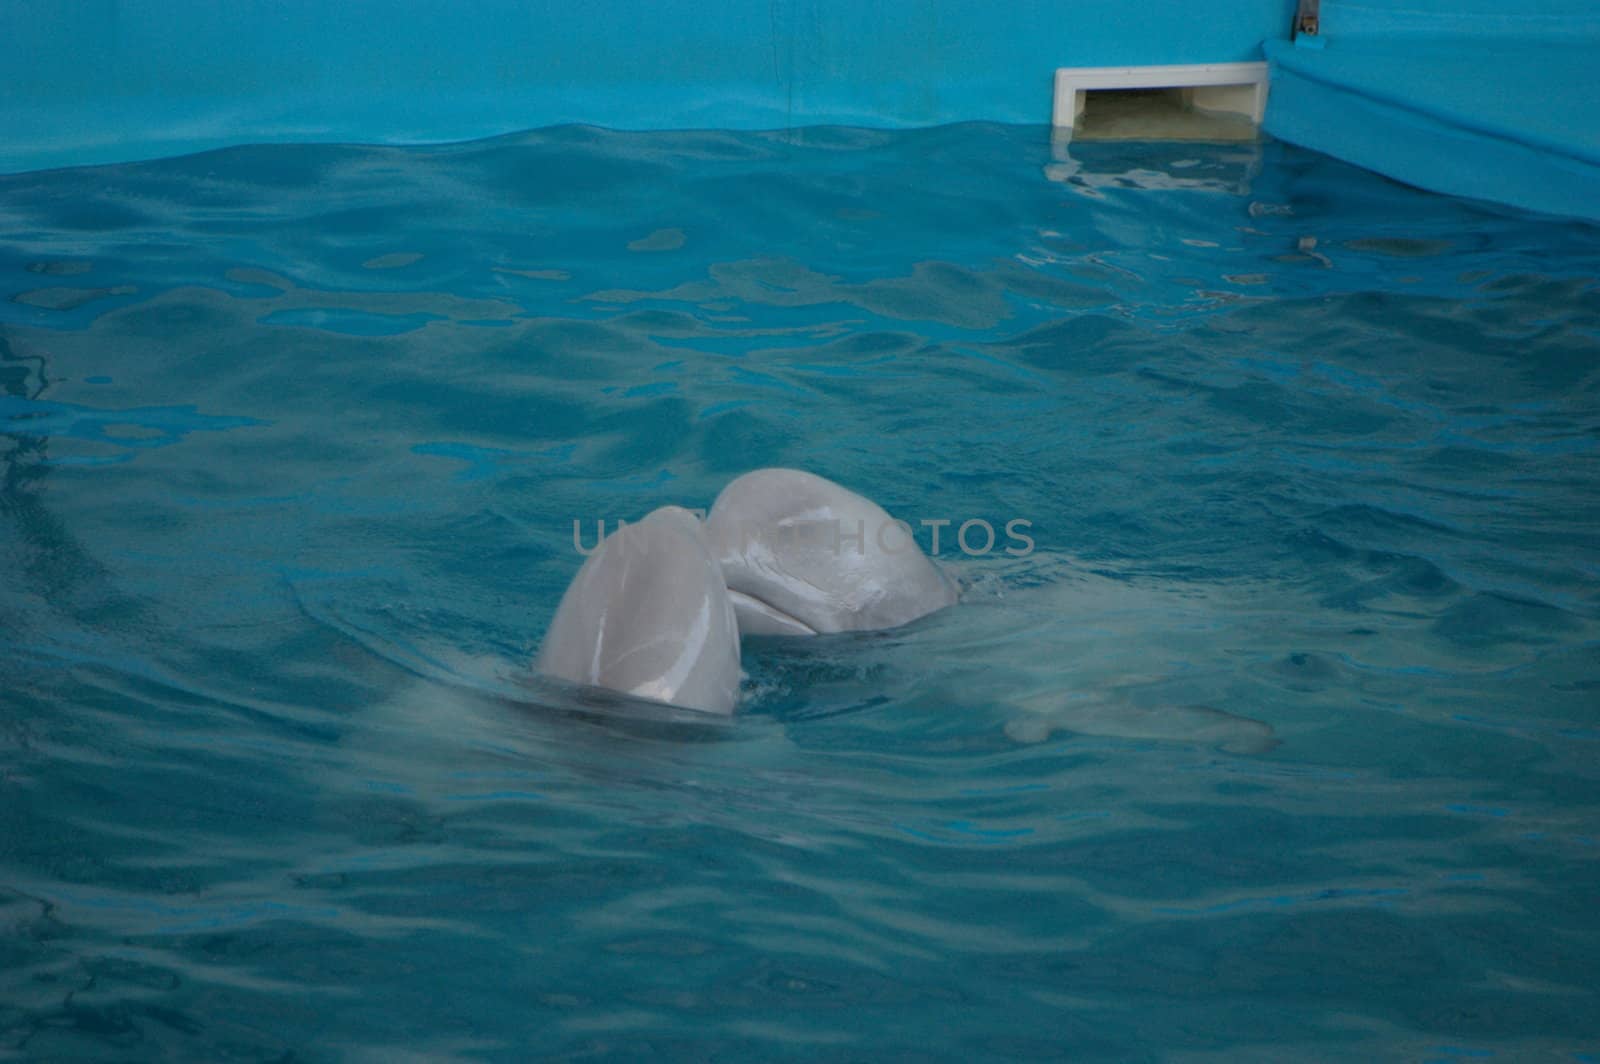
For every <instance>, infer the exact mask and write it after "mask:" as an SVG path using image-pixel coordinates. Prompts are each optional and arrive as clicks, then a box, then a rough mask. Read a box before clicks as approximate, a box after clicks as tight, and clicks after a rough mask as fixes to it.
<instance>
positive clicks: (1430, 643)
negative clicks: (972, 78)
mask: <svg viewBox="0 0 1600 1064" xmlns="http://www.w3.org/2000/svg"><path fill="white" fill-rule="evenodd" d="M1597 275H1600V233H1597V232H1596V231H1595V230H1594V229H1590V228H1584V227H1581V226H1574V225H1567V224H1563V223H1561V222H1559V221H1555V220H1549V219H1542V218H1535V217H1530V216H1524V215H1519V214H1515V213H1510V212H1505V211H1498V210H1493V209H1490V208H1487V207H1483V206H1480V205H1476V204H1472V203H1466V202H1461V201H1455V200H1450V199H1446V198H1441V197H1434V196H1428V195H1425V194H1422V193H1419V192H1415V191H1411V190H1407V189H1405V188H1402V187H1399V186H1396V185H1394V184H1391V183H1388V182H1385V181H1383V180H1381V179H1378V178H1375V177H1373V176H1371V175H1368V174H1364V173H1362V172H1360V171H1356V170H1353V169H1351V168H1348V167H1345V166H1342V165H1340V164H1337V163H1335V162H1333V161H1331V160H1328V159H1325V158H1321V157H1318V156H1314V155H1310V154H1307V153H1303V152H1299V151H1295V150H1292V149H1288V148H1285V147H1283V146H1279V145H1266V146H1262V147H1253V146H1248V145H1228V146H1225V147H1207V146H1204V145H1196V144H1183V145H1163V146H1141V145H1136V144H1098V145H1086V144H1085V145H1073V146H1072V147H1071V159H1070V160H1066V161H1064V160H1063V159H1061V158H1057V157H1053V156H1052V154H1051V151H1050V147H1049V144H1048V138H1047V136H1046V132H1045V131H1043V130H1039V129H1020V128H1011V127H994V126H959V127H949V128H943V129H936V130H928V131H920V132H899V133H886V132H868V131H861V130H843V129H815V130H802V131H795V132H788V133H772V134H732V133H718V132H694V133H671V134H665V133H656V134H639V133H627V134H624V133H610V132H603V131H599V130H594V129H581V128H569V129H558V130H548V131H541V132H537V133H530V134H526V135H521V136H516V137H510V138H503V139H499V140H494V141H488V142H481V143H473V144H466V145H458V146H451V147H434V148H425V149H398V148H363V147H344V146H314V147H284V146H280V147H261V148H238V149H230V150H227V151H220V152H213V153H209V154H205V155H198V156H192V157H188V158H183V159H176V160H169V161H161V162H151V163H141V164H135V165H127V166H117V167H101V168H95V169H85V170H67V171H55V172H49V173H39V174H31V175H20V176H12V177H5V178H0V297H3V301H0V393H3V394H0V468H3V479H0V556H3V557H4V558H5V570H4V571H5V576H4V578H3V579H0V958H3V960H0V1056H4V1055H6V1054H13V1055H17V1056H20V1057H31V1058H35V1059H41V1060H44V1059H49V1060H55V1059H98V1058H104V1059H116V1060H126V1059H164V1058H183V1059H201V1058H205V1059H221V1058H223V1057H228V1056H232V1057H238V1058H242V1059H285V1058H286V1056H287V1055H292V1056H293V1057H294V1058H295V1059H306V1060H321V1059H352V1060H363V1059H372V1060H380V1059H381V1060H391V1059H405V1055H406V1054H410V1055H412V1057H414V1058H415V1059H429V1060H451V1059H461V1060H477V1059H493V1060H522V1059H527V1058H529V1057H531V1056H535V1055H566V1056H592V1055H604V1054H607V1053H612V1054H623V1055H639V1054H640V1053H643V1052H648V1051H654V1052H658V1053H662V1054H667V1055H673V1056H681V1057H686V1058H690V1059H706V1058H708V1057H712V1056H721V1057H725V1058H731V1059H762V1058H771V1057H774V1056H789V1055H792V1056H802V1055H803V1056H806V1057H808V1058H821V1059H839V1060H846V1059H849V1060H858V1059H873V1060H888V1059H896V1058H905V1059H929V1058H946V1059H951V1060H970V1059H975V1058H983V1057H990V1058H1007V1059H1034V1058H1051V1057H1070V1058H1073V1059H1106V1060H1126V1059H1151V1058H1155V1057H1162V1058H1170V1059H1192V1060H1203V1059H1216V1060H1244V1059H1261V1060H1282V1059H1287V1058H1290V1057H1293V1058H1296V1059H1377V1058H1379V1057H1402V1058H1408V1059H1410V1058H1416V1059H1425V1058H1439V1059H1453V1058H1455V1057H1459V1056H1462V1055H1481V1054H1498V1055H1502V1056H1506V1057H1515V1058H1516V1059H1569V1060H1570V1059H1584V1057H1583V1054H1596V1053H1600V1008H1597V1007H1596V1006H1597V1004H1600V1003H1597V1001H1596V997H1595V992H1594V987H1596V986H1597V985H1600V923H1597V917H1596V915H1595V912H1596V910H1595V907H1594V890H1595V884H1596V883H1597V881H1600V880H1597V862H1600V756H1597V755H1600V719H1597V710H1596V705H1597V703H1596V698H1595V692H1596V684H1597V676H1600V649H1597V647H1600V643H1597V630H1596V618H1597V610H1600V595H1597V583H1600V547H1597V544H1596V540H1595V534H1594V533H1595V529H1596V527H1597V522H1600V476H1597V474H1600V464H1597V461H1596V459H1597V448H1600V400H1597V384H1600V376H1597V374H1596V368H1597V361H1600V357H1597V356H1600V287H1597V282H1596V277H1597ZM765 465H791V466H799V467H803V468H807V469H811V470H814V471H816V472H818V473H821V474H823V475H825V476H828V477H831V478H833V479H835V480H838V481H840V482H841V483H844V484H846V485H848V486H849V487H851V488H853V489H855V490H857V491H860V492H863V493H864V494H867V495H869V496H871V497H872V498H874V499H876V500H878V501H880V502H882V503H883V504H884V505H885V507H886V508H887V509H888V510H889V511H890V512H891V513H893V514H895V515H896V516H898V517H902V518H905V519H907V520H910V521H911V522H913V524H916V523H918V522H921V521H932V520H940V519H948V520H950V521H951V522H952V524H951V525H950V526H947V527H945V528H944V539H943V543H942V545H941V550H940V558H941V560H942V561H944V562H945V563H946V564H948V565H950V566H951V568H952V570H953V571H954V572H955V573H956V574H957V575H958V576H959V577H960V579H961V580H962V581H963V582H964V583H965V584H966V585H967V588H968V590H967V594H966V598H965V600H964V601H963V603H962V604H961V605H959V606H958V607H956V608H955V609H952V610H949V611H946V612H944V613H940V614H936V615H934V616H931V617H927V618H924V619H923V620H921V621H918V622H916V623H915V624H913V625H911V626H908V627H907V628H905V629H901V630H897V631H894V632H890V633H877V634H869V635H857V636H849V637H844V636H830V637H824V638H819V639H816V640H811V641H805V642H787V643H786V642H782V641H774V640H752V641H749V642H748V643H747V646H746V660H745V667H746V670H747V672H748V678H747V682H746V685H745V698H744V707H743V709H742V711H741V714H740V715H739V717H738V718H736V719H735V720H733V721H732V722H715V721H711V722H708V721H706V720H704V719H702V718H697V717H696V716H695V715H693V714H658V713H650V712H646V711H642V710H641V707H639V706H638V705H637V704H631V703H628V702H626V701H625V700H619V699H606V698H603V697H590V696H584V695H581V694H576V693H574V692H570V691H563V690H561V689H559V688H554V687H551V686H549V685H545V684H538V683H531V682H529V680H528V678H527V677H526V676H525V675H524V672H523V669H524V666H525V665H526V663H527V662H528V660H529V658H530V652H531V649H532V647H533V646H535V645H536V644H537V641H538V639H539V636H540V635H541V633H542V631H543V628H544V625H545V624H546V622H547V621H548V620H549V617H550V615H551V613H552V611H553V610H554V608H555V606H556V603H557V601H558V600H559V598H560V594H561V591H562V590H563V588H564V587H565V585H566V582H567V581H568V580H569V579H570V577H571V576H572V574H573V573H574V572H575V571H576V569H577V566H578V564H579V563H580V561H581V556H580V555H579V554H578V553H577V552H576V551H575V550H574V547H573V522H574V521H575V520H576V521H579V522H581V533H582V536H583V540H584V541H585V542H586V543H592V542H593V539H594V524H595V522H596V521H598V520H601V519H605V520H606V521H607V522H608V523H614V522H615V521H616V520H617V519H635V518H638V517H640V516H642V515H643V514H644V513H646V512H648V511H649V510H651V509H652V508H654V507H656V506H659V505H664V504H669V503H676V504H681V505H691V506H705V505H707V504H709V502H710V501H711V499H712V498H713V497H714V496H715V495H716V492H717V491H718V489H719V488H720V487H721V486H722V485H723V484H724V483H726V482H727V481H728V480H729V479H730V478H731V477H732V476H734V475H736V474H737V473H740V472H743V471H745V470H747V469H751V468H755V467H759V466H765ZM979 518H981V519H984V520H987V521H989V522H990V523H991V524H992V525H993V526H994V527H995V528H996V529H997V530H1000V529H1003V527H1004V525H1005V523H1006V522H1007V521H1010V520H1012V519H1023V520H1026V521H1029V522H1031V527H1030V528H1029V534H1030V535H1031V537H1032V539H1033V540H1034V542H1035V544H1036V549H1035V550H1034V551H1033V552H1032V553H1030V554H1028V555H1026V556H1023V557H1012V556H1007V555H1004V554H1003V553H1001V552H1000V550H999V549H997V550H996V551H995V552H993V553H992V554H990V555H989V556H985V557H968V556H964V555H962V554H961V552H960V551H959V550H958V549H956V548H955V547H954V545H953V542H952V538H953V533H954V530H955V528H956V527H957V526H959V525H960V524H961V523H962V522H963V521H966V520H969V519H979ZM919 537H920V538H921V540H922V542H923V545H924V547H925V548H926V547H929V546H930V541H929V530H928V529H926V528H924V529H922V530H921V532H920V533H919ZM1007 542H1008V541H1007V540H1006V538H1005V536H1004V533H1003V532H1001V534H1000V537H999V542H998V547H1004V546H1005V545H1006V544H1007Z"/></svg>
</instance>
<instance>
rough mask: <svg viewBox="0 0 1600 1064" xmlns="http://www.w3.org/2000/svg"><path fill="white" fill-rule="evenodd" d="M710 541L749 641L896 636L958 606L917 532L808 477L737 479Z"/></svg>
mask: <svg viewBox="0 0 1600 1064" xmlns="http://www.w3.org/2000/svg"><path fill="white" fill-rule="evenodd" d="M706 532H707V534H708V536H709V538H710V541H711V546H712V550H713V551H714V552H715V554H716V556H717V560H718V561H719V562H720V563H721V565H722V575H723V579H724V580H726V581H727V585H728V592H729V594H730V596H731V597H732V599H733V607H734V610H735V611H736V612H737V614H738V617H739V630H740V631H741V632H742V633H743V634H745V635H816V634H818V633H821V632H850V631H866V630H872V629H879V628H895V627H898V626H899V625H902V624H905V623H907V622H908V621H914V620H916V619H917V618H918V617H921V616H923V615H925V614H929V613H932V612H933V611H935V610H939V609H943V608H944V607H946V606H948V605H950V604H951V603H953V602H955V601H956V598H957V592H956V588H955V585H954V584H952V583H951V581H950V579H949V578H948V577H947V576H945V574H944V573H943V571H941V570H940V569H939V567H938V566H937V565H935V564H934V563H933V562H932V561H930V560H928V558H927V556H925V555H924V554H923V553H922V550H921V548H920V547H918V546H917V544H916V542H915V541H914V540H912V538H911V533H910V529H909V527H908V526H906V525H897V524H896V523H895V521H894V520H893V519H892V518H891V517H890V516H889V515H888V514H887V513H885V512H884V509H883V507H881V506H879V505H878V504H877V503H875V502H873V501H872V500H871V499H868V498H865V497H863V496H861V495H857V494H856V493H855V492H853V491H850V490H849V489H847V488H843V487H841V486H839V485H838V484H835V483H834V482H833V481H831V480H826V479H824V478H822V477H819V476H816V475H815V474H812V473H805V472H802V471H800V470H798V469H758V470H756V471H755V472H752V473H746V474H744V475H743V476H741V477H739V478H737V479H735V480H734V481H733V482H731V483H730V484H729V485H728V486H727V487H725V488H723V489H722V493H721V494H720V495H718V496H717V501H716V502H715V503H714V504H713V505H712V507H711V512H710V514H709V515H707V517H706Z"/></svg>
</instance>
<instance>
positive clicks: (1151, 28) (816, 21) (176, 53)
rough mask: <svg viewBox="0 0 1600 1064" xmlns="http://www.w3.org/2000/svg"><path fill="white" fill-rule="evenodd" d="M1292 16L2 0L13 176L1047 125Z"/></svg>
mask: <svg viewBox="0 0 1600 1064" xmlns="http://www.w3.org/2000/svg"><path fill="white" fill-rule="evenodd" d="M1292 10H1293V2H1292V0H1145V2H1142V3H1132V2H1130V0H1072V2H1068V3H1063V2H1061V0H1049V2H1045V0H1003V2H1000V0H890V2H871V0H598V2H595V0H0V70H3V71H4V73H3V74H0V171H14V170H20V169H32V168H39V167H46V166H61V165H70V164H79V163H86V162H100V161H112V160H125V159H130V158H141V157H150V156H158V155H171V154H177V153H180V152H184V151H192V150H196V149H200V148H207V147H216V146H218V145H222V144H231V143H240V142H248V141H276V140H296V141H305V140H349V141H382V142H388V141H433V140H459V139H465V138H472V137H481V136H488V135H491V134H495V133H504V132H509V131H512V130H518V129H526V128H529V127H534V126H543V125H552V124H558V123H564V122H587V123H594V124H598V125H606V126H613V127H619V128H625V129H649V128H685V127H718V128H781V127H787V126H796V125H807V124H813V123H845V124H855V125H874V126H906V125H932V124H938V123H944V122H956V121H963V120H968V119H985V120H992V121H1001V122H1039V123H1042V122H1047V121H1048V120H1049V117H1050V86H1051V75H1052V73H1053V71H1054V70H1055V68H1056V67H1058V66H1092V65H1111V64H1119V65H1120V64H1148V63H1196V62H1221V61H1234V60H1245V59H1260V58H1261V42H1262V41H1263V40H1265V39H1267V38H1271V37H1275V36H1276V37H1282V36H1284V35H1286V33H1287V31H1288V28H1289V23H1290V19H1291V13H1292Z"/></svg>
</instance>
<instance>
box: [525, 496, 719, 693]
mask: <svg viewBox="0 0 1600 1064" xmlns="http://www.w3.org/2000/svg"><path fill="white" fill-rule="evenodd" d="M536 668H537V670H538V671H539V672H540V673H543V674H544V675H545V676H549V677H553V678H555V679H558V680H565V681H567V682H568V683H574V684H584V685H588V686H592V687H605V688H609V689H610V690H613V691H621V692H622V693H624V694H628V695H634V696H636V697H639V698H648V699H652V700H654V701H657V702H666V703H670V704H671V705H675V706H683V707H685V708H688V709H699V710H705V711H706V712H709V713H732V712H733V707H734V705H735V703H737V702H738V700H739V675H740V674H739V628H738V622H737V620H736V619H735V617H734V612H733V605H732V603H731V601H730V600H729V598H728V589H727V585H726V584H725V583H724V582H723V578H722V569H721V568H720V567H719V566H718V565H717V560H716V558H715V557H714V556H713V555H712V552H711V549H710V546H709V544H708V543H707V540H706V534H705V528H704V526H703V525H701V523H700V522H699V520H697V519H696V518H695V516H694V514H692V513H690V512H689V511H688V510H685V509H683V508H681V507H678V506H663V507H662V508H661V509H659V510H655V511H653V512H652V513H651V514H650V515H649V516H648V517H646V518H645V519H644V520H643V521H640V522H639V523H638V524H633V525H624V526H623V527H621V528H619V529H617V531H615V532H613V533H612V534H611V535H609V536H607V537H606V538H605V541H604V542H603V543H601V544H600V547H599V548H598V549H597V550H596V551H595V552H594V553H593V554H591V555H590V556H589V557H588V559H587V560H586V561H585V562H584V563H583V567H582V568H581V569H579V570H578V575H577V576H575V577H573V578H572V583H571V585H569V586H568V588H567V593H566V594H565V595H563V596H562V598H561V605H560V606H559V607H557V608H556V615H555V617H554V619H552V620H551V622H550V628H549V631H547V632H546V633H545V637H544V644H543V645H542V646H541V647H540V648H539V657H538V661H537V664H536Z"/></svg>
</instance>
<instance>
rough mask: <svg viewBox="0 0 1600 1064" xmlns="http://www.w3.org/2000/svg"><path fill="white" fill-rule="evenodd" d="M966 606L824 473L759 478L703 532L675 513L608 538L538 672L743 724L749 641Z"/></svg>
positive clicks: (577, 587) (726, 502)
mask: <svg viewBox="0 0 1600 1064" xmlns="http://www.w3.org/2000/svg"><path fill="white" fill-rule="evenodd" d="M956 598H957V592H956V588H955V585H954V584H953V583H952V582H951V581H950V579H949V578H948V577H947V576H945V574H944V573H943V572H942V571H941V570H940V569H939V567H938V566H937V565H935V564H934V563H933V562H932V561H930V560H929V559H928V558H927V557H926V556H925V555H924V554H923V553H922V550H921V548H920V547H918V546H917V545H916V543H915V541H913V540H912V539H911V537H910V535H909V534H903V532H902V529H901V528H897V527H895V523H894V521H893V519H892V518H890V516H889V515H888V513H886V512H885V511H884V509H883V508H882V507H881V506H879V505H878V504H877V503H875V502H873V501H872V500H871V499H868V498H866V497H865V496H862V495H857V494H856V493H855V492H853V491H850V490H848V489H847V488H844V487H842V486H840V485H838V484H835V483H834V482H832V481H831V480H826V479H824V478H823V477H819V476H816V475H814V474H812V473H806V472H802V471H800V470H797V469H759V470H756V471H755V472H753V473H746V474H745V475H743V476H741V477H739V478H737V479H736V480H734V481H733V482H732V483H730V484H729V485H728V486H727V487H726V488H724V489H723V490H722V493H721V494H720V495H718V496H717V499H716V502H715V503H714V504H713V505H712V507H711V511H710V513H709V514H708V515H707V517H706V521H705V522H704V523H702V522H700V521H699V520H698V519H696V518H695V516H694V515H693V514H692V513H690V512H689V511H687V510H684V509H682V508H680V507H677V506H667V507H663V508H661V509H659V510H656V511H654V512H653V513H651V514H650V515H649V516H648V517H646V518H645V519H644V520H643V521H641V522H640V523H638V524H636V525H627V526H624V527H623V528H620V529H618V530H617V531H616V532H614V533H612V534H611V535H610V536H607V537H606V539H605V540H604V541H603V542H602V543H601V545H600V548H599V549H598V550H596V551H595V552H594V553H593V554H592V555H590V556H589V558H588V559H587V560H586V561H585V562H584V564H583V567H582V568H581V569H579V570H578V575H577V576H575V577H574V578H573V580H572V583H571V585H569V586H568V588H567V592H566V594H565V595H564V596H563V597H562V599H561V605H560V606H559V607H558V608H557V610H556V615H555V619H554V620H552V621H551V623H550V629H549V631H548V632H547V633H546V635H545V639H544V644H543V645H542V647H541V648H540V651H539V657H538V661H537V666H536V668H537V671H539V672H540V673H542V674H544V675H546V676H549V677H552V678H554V679H558V680H564V681H566V682H568V683H574V684H581V685H586V686H591V687H604V688H609V689H611V690H614V691H620V692H622V693H624V694H628V695H633V696H635V697H639V698H647V699H652V700H654V701H657V702H666V703H669V704H671V705H675V706H681V707H685V708H689V709H700V710H705V711H708V712H712V713H731V712H733V709H734V705H735V703H736V702H737V701H738V694H739V675H740V673H739V665H740V657H739V637H740V636H741V635H796V636H807V635H816V634H818V633H823V632H848V631H866V630H872V629H881V628H893V627H897V626H899V625H902V624H905V623H907V622H909V621H912V620H915V619H916V618H918V617H922V616H924V615H926V614H929V613H932V612H933V611H935V610H939V609H942V608H944V607H945V606H948V605H950V604H951V603H953V602H955V601H956Z"/></svg>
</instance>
